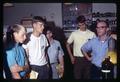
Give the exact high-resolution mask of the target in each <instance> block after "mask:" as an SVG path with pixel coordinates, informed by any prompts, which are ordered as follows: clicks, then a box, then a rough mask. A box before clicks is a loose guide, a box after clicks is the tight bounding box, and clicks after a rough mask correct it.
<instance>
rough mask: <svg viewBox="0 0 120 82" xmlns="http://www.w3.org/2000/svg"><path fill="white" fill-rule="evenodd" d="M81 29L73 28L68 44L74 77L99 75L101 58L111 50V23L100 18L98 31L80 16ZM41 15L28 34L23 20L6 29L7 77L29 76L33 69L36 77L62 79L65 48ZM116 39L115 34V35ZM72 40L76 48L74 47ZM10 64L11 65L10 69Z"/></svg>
mask: <svg viewBox="0 0 120 82" xmlns="http://www.w3.org/2000/svg"><path fill="white" fill-rule="evenodd" d="M77 23H78V27H79V29H78V30H76V31H74V32H72V33H71V35H70V36H69V38H68V40H67V42H66V48H67V51H68V54H69V57H70V59H71V63H72V64H73V66H74V69H73V72H74V78H75V79H100V78H101V66H102V61H103V59H104V58H105V57H106V54H107V51H108V42H109V40H110V39H111V38H112V36H110V35H109V36H108V34H107V29H108V27H109V25H108V23H106V22H105V21H99V22H98V23H97V25H96V30H97V35H96V34H95V33H94V32H92V31H90V30H88V29H87V25H86V19H85V17H84V16H83V15H80V16H78V17H77ZM44 25H45V21H44V19H43V18H42V17H40V16H35V17H33V21H32V27H33V32H32V33H31V34H29V35H28V34H27V30H26V28H25V27H24V26H23V25H21V24H15V25H13V26H10V27H9V28H8V30H7V32H6V38H5V46H4V56H3V57H4V62H3V64H4V65H3V70H4V71H5V75H6V77H5V78H6V79H7V78H9V79H29V76H30V73H31V71H35V72H36V73H37V74H38V75H37V78H36V79H60V78H61V77H63V75H64V71H65V70H64V61H65V60H64V55H66V54H64V51H63V49H62V46H61V44H60V42H59V41H58V40H55V39H54V37H53V36H54V33H53V31H52V29H50V28H46V30H45V34H43V30H44V28H45V27H44ZM112 39H113V38H112ZM71 44H73V52H72V50H71ZM7 68H8V69H7Z"/></svg>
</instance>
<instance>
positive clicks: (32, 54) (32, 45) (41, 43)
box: [23, 34, 48, 66]
mask: <svg viewBox="0 0 120 82" xmlns="http://www.w3.org/2000/svg"><path fill="white" fill-rule="evenodd" d="M47 46H48V41H47V39H46V37H45V35H44V34H41V35H40V36H39V37H36V36H34V35H33V34H31V35H30V40H29V41H28V43H27V44H26V45H23V47H24V48H27V49H28V53H29V54H28V57H29V62H30V65H37V66H42V65H45V64H47V59H46V57H45V48H46V47H47Z"/></svg>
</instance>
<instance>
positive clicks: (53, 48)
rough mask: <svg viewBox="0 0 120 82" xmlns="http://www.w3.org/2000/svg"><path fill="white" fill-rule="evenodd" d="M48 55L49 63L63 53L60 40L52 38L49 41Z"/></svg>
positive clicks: (54, 61)
mask: <svg viewBox="0 0 120 82" xmlns="http://www.w3.org/2000/svg"><path fill="white" fill-rule="evenodd" d="M47 53H48V56H49V59H50V63H57V62H58V58H60V57H62V56H63V55H64V53H63V49H62V48H61V45H60V42H59V41H57V40H53V41H52V42H51V43H50V47H49V48H48V51H47Z"/></svg>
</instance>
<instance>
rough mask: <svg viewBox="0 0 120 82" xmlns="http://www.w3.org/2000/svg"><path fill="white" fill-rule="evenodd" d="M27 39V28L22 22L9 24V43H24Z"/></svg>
mask: <svg viewBox="0 0 120 82" xmlns="http://www.w3.org/2000/svg"><path fill="white" fill-rule="evenodd" d="M25 39H26V28H25V27H23V26H22V25H20V24H15V25H13V26H9V27H8V29H7V43H23V42H24V41H25Z"/></svg>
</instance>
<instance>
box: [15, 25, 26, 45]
mask: <svg viewBox="0 0 120 82" xmlns="http://www.w3.org/2000/svg"><path fill="white" fill-rule="evenodd" d="M14 38H15V41H16V42H17V43H23V42H24V41H25V39H26V29H25V28H24V27H23V26H21V29H20V30H19V31H18V32H15V33H14Z"/></svg>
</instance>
